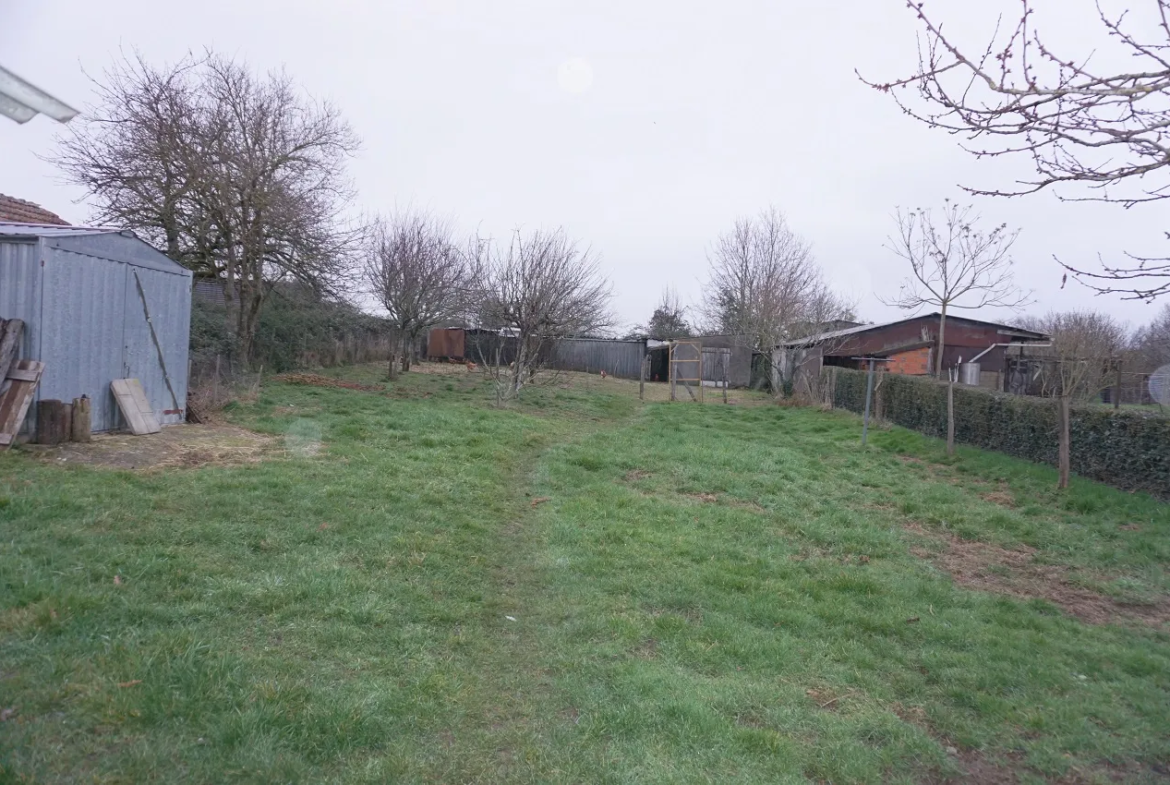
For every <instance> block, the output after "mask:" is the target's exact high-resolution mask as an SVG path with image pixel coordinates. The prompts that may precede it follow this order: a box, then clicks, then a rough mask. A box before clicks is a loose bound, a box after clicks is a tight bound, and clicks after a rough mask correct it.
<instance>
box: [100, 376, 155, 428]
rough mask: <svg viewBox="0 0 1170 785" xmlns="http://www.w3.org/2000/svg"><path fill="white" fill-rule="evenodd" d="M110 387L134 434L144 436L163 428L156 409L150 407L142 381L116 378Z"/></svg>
mask: <svg viewBox="0 0 1170 785" xmlns="http://www.w3.org/2000/svg"><path fill="white" fill-rule="evenodd" d="M110 389H111V390H112V391H113V393H114V400H115V401H117V402H118V408H119V409H120V410H121V411H122V416H123V417H124V418H125V419H126V424H127V425H129V426H130V432H131V433H132V434H134V435H135V436H143V435H145V434H148V433H158V432H159V431H160V430H162V429H161V428H159V425H158V418H157V417H155V416H154V409H152V408H150V402H149V401H147V400H146V392H145V391H144V390H143V389H142V382H140V381H138V380H137V379H115V380H114V381H112V382H110Z"/></svg>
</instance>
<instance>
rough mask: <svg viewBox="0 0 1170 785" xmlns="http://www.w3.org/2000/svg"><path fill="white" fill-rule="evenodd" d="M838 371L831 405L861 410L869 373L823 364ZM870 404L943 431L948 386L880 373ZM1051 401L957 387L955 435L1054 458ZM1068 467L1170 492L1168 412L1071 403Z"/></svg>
mask: <svg viewBox="0 0 1170 785" xmlns="http://www.w3.org/2000/svg"><path fill="white" fill-rule="evenodd" d="M822 373H824V374H833V375H835V376H836V383H835V385H834V387H833V405H834V406H836V407H838V408H842V409H849V410H850V411H854V412H859V413H860V412H862V411H864V409H865V386H866V374H865V372H864V371H853V370H848V369H845V368H825V369H824V371H823V372H822ZM875 398H880V401H875V408H876V409H877V410H878V411H881V412H882V414H883V417H884V418H885V419H887V420H889V421H890V422H893V423H896V424H898V425H901V426H903V427H906V428H911V429H913V430H916V431H919V432H921V433H925V434H927V435H928V436H938V437H945V436H946V429H947V387H946V384H945V383H942V382H937V381H935V380H934V379H927V378H923V377H915V376H900V375H897V374H884V375H883V377H882V383H881V386H880V387H879V388H878V390H877V393H876V395H875ZM1059 422H1060V421H1059V413H1058V408H1057V403H1056V401H1054V400H1052V399H1049V398H1033V397H1025V396H1017V395H1007V394H1005V393H998V392H992V391H990V390H983V389H980V388H977V387H964V386H958V385H956V387H955V441H957V442H963V443H965V444H971V445H975V446H976V447H983V448H985V449H989V450H996V451H997V452H1002V453H1007V454H1008V455H1014V456H1016V457H1019V458H1026V459H1028V460H1030V461H1036V462H1037V463H1047V464H1051V465H1053V466H1055V465H1056V460H1057V447H1058V435H1059V430H1058V429H1059ZM1070 429H1071V433H1072V444H1071V459H1072V470H1073V471H1074V472H1076V473H1077V474H1079V475H1081V476H1083V477H1090V478H1092V479H1095V480H1100V481H1101V482H1105V483H1108V484H1110V485H1113V486H1114V487H1117V488H1123V489H1125V490H1136V491H1146V492H1148V493H1151V494H1153V495H1155V496H1160V497H1162V498H1170V418H1166V417H1163V416H1159V415H1158V414H1155V413H1151V412H1135V411H1132V410H1122V411H1115V410H1112V409H1103V408H1099V407H1087V406H1074V407H1073V410H1072V419H1071V421H1070Z"/></svg>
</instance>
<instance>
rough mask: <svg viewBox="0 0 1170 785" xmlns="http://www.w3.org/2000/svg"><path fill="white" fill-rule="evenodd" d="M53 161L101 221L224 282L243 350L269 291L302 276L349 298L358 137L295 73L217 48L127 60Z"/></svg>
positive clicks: (101, 86)
mask: <svg viewBox="0 0 1170 785" xmlns="http://www.w3.org/2000/svg"><path fill="white" fill-rule="evenodd" d="M97 88H98V101H97V104H96V105H95V106H93V107H91V108H90V109H89V110H88V111H87V112H86V113H85V114H84V115H83V118H84V119H81V121H80V122H76V123H73V124H72V125H71V126H70V127H69V130H68V132H67V135H66V136H64V137H62V138H60V139H59V150H58V153H57V155H56V157H55V158H54V159H52V160H54V161H55V162H56V163H57V164H58V165H59V166H60V167H61V169H62V170H63V172H64V173H65V176H66V178H67V179H68V180H69V181H70V182H73V183H75V184H77V185H80V186H82V187H83V188H85V189H86V191H87V193H88V194H89V195H90V196H91V197H92V198H93V200H94V202H95V203H96V205H97V210H96V213H95V216H94V217H95V220H96V221H98V222H101V223H115V224H119V225H123V226H128V227H130V228H132V229H135V230H136V231H138V232H140V233H141V234H142V235H143V237H144V238H145V239H147V240H148V241H149V242H152V243H153V244H155V245H157V246H158V247H159V248H162V249H164V250H165V251H166V253H167V254H168V255H169V256H171V258H173V259H175V260H176V261H178V262H180V263H182V264H184V265H186V266H188V267H190V268H192V269H193V270H195V271H196V272H197V273H199V274H201V275H204V276H210V277H215V278H217V279H219V280H220V281H222V282H223V284H224V295H225V298H226V299H227V301H228V304H229V308H228V319H229V323H230V326H231V328H232V330H233V331H234V333H235V335H236V338H237V343H238V350H239V352H240V354H241V356H242V357H244V358H247V357H249V355H250V354H251V346H252V341H253V339H254V336H255V332H256V326H257V324H258V320H259V313H260V308H261V307H262V305H263V303H264V301H265V299H266V297H267V295H268V293H269V291H270V290H271V288H272V286H273V285H274V284H275V283H278V282H280V281H282V280H293V281H297V282H299V283H300V284H302V285H305V286H308V287H310V288H311V289H312V290H313V291H314V292H315V293H316V294H317V296H319V297H325V296H340V295H342V294H344V290H346V289H348V285H349V283H350V282H349V281H348V279H347V275H346V274H347V273H348V272H349V271H350V269H351V267H352V264H351V257H352V254H353V251H354V249H355V247H356V240H357V239H359V235H358V232H357V231H356V230H355V229H353V228H349V227H347V226H346V225H345V221H344V220H343V217H342V214H343V211H344V210H345V209H346V207H347V206H348V203H349V200H350V199H351V198H352V196H353V191H352V186H351V184H350V182H349V180H348V178H347V177H346V174H345V160H346V158H347V157H348V156H349V155H351V154H352V153H353V152H354V151H356V149H357V147H358V140H357V137H356V136H355V135H354V133H353V131H352V130H351V129H350V127H349V126H348V124H346V123H345V121H344V120H343V119H342V118H341V116H340V114H339V112H338V111H337V110H336V109H335V108H334V107H332V106H330V105H328V104H323V103H317V102H314V101H311V100H309V99H307V98H305V97H303V96H302V95H300V93H299V91H298V90H297V88H296V86H295V84H294V83H293V81H292V79H291V77H289V76H288V75H287V74H283V73H275V74H269V75H267V76H264V77H261V76H258V75H256V74H255V73H253V72H252V71H250V70H249V69H248V68H247V67H246V66H245V65H243V64H240V63H237V62H235V61H233V60H230V59H226V58H223V57H220V56H217V55H215V54H213V53H207V54H206V55H204V56H202V57H198V58H196V57H191V56H189V57H187V58H184V59H183V60H181V61H179V62H178V63H177V64H175V65H170V66H162V67H157V68H156V67H153V66H151V65H150V64H148V63H146V62H145V60H144V59H143V58H142V57H141V56H138V55H135V56H134V57H133V58H130V57H124V58H123V59H122V60H121V61H119V62H117V63H115V64H114V65H113V66H112V67H111V68H110V69H109V70H108V71H106V72H105V74H104V75H103V79H102V80H100V81H98V82H97Z"/></svg>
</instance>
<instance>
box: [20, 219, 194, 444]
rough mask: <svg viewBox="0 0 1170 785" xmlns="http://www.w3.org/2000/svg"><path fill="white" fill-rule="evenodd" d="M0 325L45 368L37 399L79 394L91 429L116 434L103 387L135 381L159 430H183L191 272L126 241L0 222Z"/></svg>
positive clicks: (89, 231) (126, 237) (107, 234)
mask: <svg viewBox="0 0 1170 785" xmlns="http://www.w3.org/2000/svg"><path fill="white" fill-rule="evenodd" d="M147 314H149V317H150V324H148V323H147ZM0 318H5V319H22V320H24V322H25V325H26V327H25V339H24V346H23V347H22V350H21V357H22V358H26V359H33V360H40V361H42V362H44V363H45V374H44V376H43V377H42V379H41V384H40V387H39V388H38V389H37V398H38V400H39V399H41V398H48V399H52V398H55V399H59V400H63V401H70V400H72V399H73V398H77V397H80V396H81V395H83V394H84V395H88V396H89V397H90V398H91V399H92V401H93V403H92V409H93V414H92V416H93V430H94V431H111V430H117V429H120V428H123V427H125V424H124V423H123V422H122V416H121V413H120V412H119V411H118V407H117V404H115V402H114V398H113V395H112V394H111V393H110V382H111V381H113V380H114V379H122V378H127V377H135V378H137V379H139V380H140V381H141V382H142V386H143V389H144V390H145V391H146V396H147V399H148V400H149V401H150V403H151V406H152V408H153V409H154V411H155V415H156V416H157V417H158V419H159V422H160V423H163V424H175V423H181V422H183V419H184V417H185V409H186V399H187V347H188V342H189V337H190V325H191V272H190V271H189V270H187V269H185V268H184V267H182V266H180V265H178V264H176V263H175V262H173V261H171V260H170V259H168V258H167V257H166V256H164V255H163V254H161V253H159V252H158V251H156V250H155V249H154V248H152V247H150V246H149V245H148V244H146V243H144V242H143V241H142V240H139V239H138V238H137V237H135V236H134V235H133V234H132V233H129V232H119V231H116V230H109V229H95V228H86V227H64V226H45V225H37V224H10V223H0ZM150 325H153V327H154V334H155V337H157V339H158V345H157V346H156V345H155V337H152V335H151V329H150ZM164 365H165V369H166V371H165V373H164V370H163V368H164ZM168 381H169V384H168ZM30 415H31V411H30ZM34 425H35V418H33V417H32V416H30V418H29V420H28V421H27V422H26V428H27V429H30V431H31V429H32V428H33V427H34Z"/></svg>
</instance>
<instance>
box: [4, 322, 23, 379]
mask: <svg viewBox="0 0 1170 785" xmlns="http://www.w3.org/2000/svg"><path fill="white" fill-rule="evenodd" d="M23 334H24V322H22V321H21V320H20V319H8V320H7V321H5V320H3V319H0V394H3V393H4V390H5V389H7V387H8V382H7V381H6V380H7V378H8V373H9V371H11V370H12V368H13V366H14V365H15V363H16V355H17V354H18V353H19V352H20V341H21V338H22V336H23Z"/></svg>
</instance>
